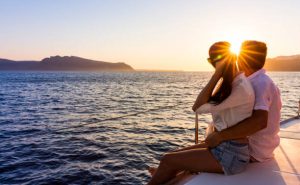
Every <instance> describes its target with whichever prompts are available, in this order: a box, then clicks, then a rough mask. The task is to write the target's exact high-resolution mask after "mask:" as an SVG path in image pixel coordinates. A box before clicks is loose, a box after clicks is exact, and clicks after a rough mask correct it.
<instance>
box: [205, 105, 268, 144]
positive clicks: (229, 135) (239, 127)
mask: <svg viewBox="0 0 300 185" xmlns="http://www.w3.org/2000/svg"><path fill="white" fill-rule="evenodd" d="M267 123H268V111H265V110H254V111H253V113H252V116H251V117H249V118H247V119H245V120H243V121H241V122H240V123H238V124H236V125H234V126H232V127H229V128H227V129H224V130H222V131H220V132H213V133H211V134H210V135H208V136H207V138H206V139H205V142H206V143H207V144H208V146H209V147H211V148H213V147H216V146H218V145H219V144H220V143H221V142H223V141H227V140H232V139H240V138H245V137H247V136H250V135H252V134H254V133H256V132H258V131H260V130H262V129H264V128H266V127H267Z"/></svg>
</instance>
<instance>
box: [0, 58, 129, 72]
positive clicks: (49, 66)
mask: <svg viewBox="0 0 300 185" xmlns="http://www.w3.org/2000/svg"><path fill="white" fill-rule="evenodd" d="M0 70H22V71H23V70H32V71H37V70H39V71H134V69H133V68H132V67H131V66H129V65H127V64H125V63H122V62H119V63H110V62H103V61H95V60H89V59H85V58H80V57H76V56H63V57H61V56H52V57H49V58H44V59H43V60H41V61H13V60H8V59H0Z"/></svg>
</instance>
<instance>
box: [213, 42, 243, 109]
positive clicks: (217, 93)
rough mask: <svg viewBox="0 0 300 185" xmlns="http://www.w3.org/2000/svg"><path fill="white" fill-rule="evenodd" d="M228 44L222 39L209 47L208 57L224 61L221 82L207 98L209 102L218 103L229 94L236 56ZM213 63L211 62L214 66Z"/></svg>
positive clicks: (235, 68)
mask: <svg viewBox="0 0 300 185" xmlns="http://www.w3.org/2000/svg"><path fill="white" fill-rule="evenodd" d="M230 46H231V45H230V43H229V42H225V41H222V42H216V43H214V44H213V45H212V46H211V47H210V48H209V57H210V59H211V60H213V61H216V62H225V64H224V65H225V66H224V70H223V74H222V82H221V84H219V85H218V86H217V87H216V88H215V89H214V92H213V94H212V95H211V97H210V99H209V101H210V102H212V103H215V104H220V103H221V102H222V101H223V100H225V99H226V98H227V97H228V96H229V95H230V93H231V89H232V82H233V79H234V77H235V74H236V72H237V67H236V60H237V57H236V55H235V54H233V53H231V52H230ZM216 62H215V63H216ZM215 63H212V65H213V66H214V67H215Z"/></svg>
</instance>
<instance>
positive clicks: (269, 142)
mask: <svg viewBox="0 0 300 185" xmlns="http://www.w3.org/2000/svg"><path fill="white" fill-rule="evenodd" d="M248 79H249V80H250V82H251V84H252V87H253V89H254V92H255V103H254V110H266V111H268V124H267V127H266V128H265V129H263V130H260V131H258V132H256V133H255V134H253V135H251V136H250V137H249V147H250V155H251V156H252V157H254V158H255V159H256V160H258V161H260V162H262V161H266V160H268V159H271V158H272V157H273V151H274V149H275V148H276V147H277V146H278V145H279V142H280V139H279V136H278V132H279V128H280V109H281V98H280V92H279V89H278V87H277V86H276V85H275V84H274V83H273V81H272V80H271V78H270V77H269V76H267V75H266V74H265V70H264V69H261V70H259V71H257V72H255V73H253V74H252V75H250V76H249V77H248Z"/></svg>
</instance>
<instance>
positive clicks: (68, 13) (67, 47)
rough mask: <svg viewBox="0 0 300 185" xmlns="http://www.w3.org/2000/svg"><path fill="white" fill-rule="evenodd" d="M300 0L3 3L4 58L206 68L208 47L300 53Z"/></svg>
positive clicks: (0, 44)
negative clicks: (245, 43) (247, 43)
mask: <svg viewBox="0 0 300 185" xmlns="http://www.w3.org/2000/svg"><path fill="white" fill-rule="evenodd" d="M299 8H300V1H299V0H284V1H283V0H267V1H266V0H265V1H262V0H248V1H242V0H232V1H229V0H223V1H221V0H219V1H217V0H56V1H55V0H40V1H39V0H0V23H1V29H0V33H1V34H0V58H8V59H14V60H41V59H42V58H44V57H48V56H52V55H74V56H80V57H84V58H89V59H95V60H102V61H109V62H125V63H127V64H129V65H131V66H132V67H134V68H135V69H163V70H167V69H169V70H185V71H207V70H212V67H210V65H209V64H208V63H207V62H206V58H207V53H208V48H209V46H210V45H211V44H212V43H213V42H215V41H220V40H227V41H230V42H233V43H234V44H236V43H239V42H241V41H242V40H244V39H256V40H262V41H265V42H266V43H267V44H268V48H269V54H268V57H275V56H278V55H294V54H300V10H299Z"/></svg>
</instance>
